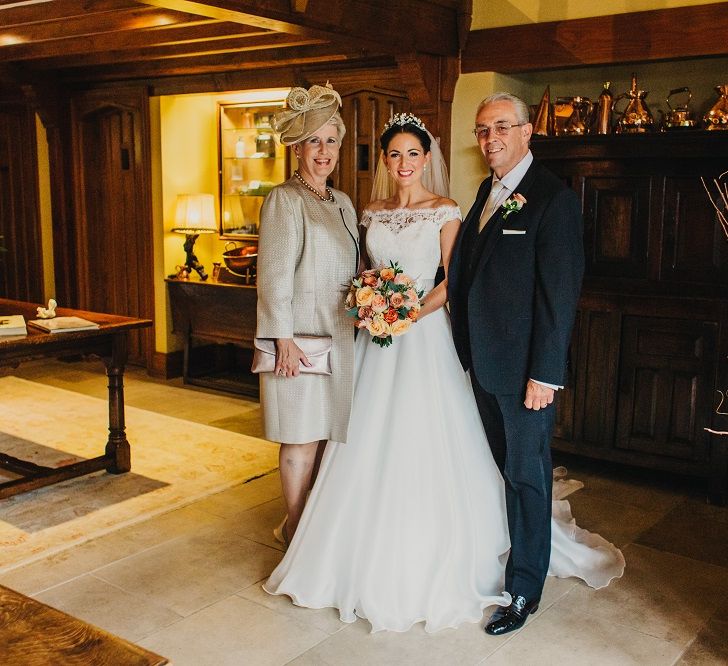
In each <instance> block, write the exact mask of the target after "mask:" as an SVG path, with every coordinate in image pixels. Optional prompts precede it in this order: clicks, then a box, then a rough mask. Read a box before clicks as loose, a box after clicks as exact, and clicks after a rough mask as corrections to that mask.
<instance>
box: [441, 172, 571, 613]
mask: <svg viewBox="0 0 728 666" xmlns="http://www.w3.org/2000/svg"><path fill="white" fill-rule="evenodd" d="M491 182H492V178H487V179H486V180H485V181H483V183H482V184H481V186H480V189H479V190H478V195H477V197H476V200H475V203H474V204H473V207H472V209H471V210H470V212H469V214H468V215H467V217H466V218H465V221H464V223H463V225H462V229H461V232H460V235H459V237H458V240H457V242H456V244H455V247H454V249H453V254H452V258H451V260H450V266H449V271H448V293H449V302H450V309H451V319H452V328H453V336H454V339H455V346H456V349H457V352H458V356H459V357H460V361H461V363H462V364H463V367H464V368H465V369H466V370H467V369H469V370H470V375H471V381H472V383H473V390H474V392H475V396H476V402H477V403H478V408H479V411H480V414H481V419H482V420H483V424H484V426H485V431H486V434H487V436H488V441H489V444H490V446H491V449H492V451H493V456H494V458H495V461H496V463H497V464H498V466H499V468H500V469H501V472H502V473H503V477H504V480H505V483H506V505H507V510H508V526H509V532H510V537H511V554H510V558H509V560H508V564H507V566H506V581H505V584H506V590H508V591H509V592H511V593H512V594H518V595H523V596H524V597H526V599H527V600H529V601H530V600H535V599H539V598H540V596H541V590H542V588H543V582H544V579H545V576H546V572H547V570H548V565H549V556H550V548H551V533H550V524H551V521H550V518H551V491H552V479H551V477H552V470H551V455H550V448H549V447H550V442H551V435H552V432H553V424H554V413H555V406H554V405H553V404H552V405H550V406H548V407H547V408H545V409H541V410H538V411H535V410H530V409H526V408H525V406H524V405H523V400H524V396H525V387H526V383H527V381H528V379H529V378H531V379H535V380H538V381H541V382H545V383H548V384H553V385H558V386H560V385H563V384H564V379H565V370H566V357H567V351H568V346H569V340H570V337H571V329H572V327H573V323H574V317H575V312H576V305H577V301H578V298H579V292H580V289H581V280H582V276H583V272H584V250H583V241H582V217H581V207H580V204H579V200H578V197H577V196H576V194H575V193H574V192H573V191H572V190H570V189H568V188H567V187H565V185H564V184H563V183H562V182H561V181H560V180H559V179H558V178H557V177H556V176H554V175H553V174H552V173H551V172H550V171H548V170H547V169H546V168H545V167H543V166H541V165H540V164H538V163H537V162H534V163H532V164H531V166H530V167H529V168H528V170H527V171H526V173H525V175H524V177H523V178H522V180H521V182H520V183H519V184H518V185H517V186H516V188H515V193H520V194H522V195H523V196H524V197H525V199H526V203H525V204H524V206H523V208H522V209H521V210H520V211H518V212H512V213H510V214H509V215H508V216H507V217H504V215H503V213H504V211H503V209H502V208H500V209H497V210H496V211H495V212H494V213H493V215H492V217H491V218H490V219H489V221H488V223H487V224H486V225H485V227H484V229H483V231H482V232H480V233H478V222H479V218H480V214H481V211H482V210H483V207H484V205H485V202H486V201H487V199H488V195H489V193H490V188H491ZM485 510H487V507H486V508H485Z"/></svg>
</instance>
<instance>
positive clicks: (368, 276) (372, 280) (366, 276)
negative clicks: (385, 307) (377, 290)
mask: <svg viewBox="0 0 728 666" xmlns="http://www.w3.org/2000/svg"><path fill="white" fill-rule="evenodd" d="M361 280H362V282H363V283H364V284H365V285H366V286H367V287H376V286H377V281H378V278H377V276H376V275H374V274H373V273H362V276H361Z"/></svg>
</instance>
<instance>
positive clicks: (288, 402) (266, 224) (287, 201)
mask: <svg viewBox="0 0 728 666" xmlns="http://www.w3.org/2000/svg"><path fill="white" fill-rule="evenodd" d="M333 193H334V201H333V202H330V201H321V200H320V199H319V198H318V197H317V196H315V195H314V194H313V193H311V192H309V191H308V190H307V189H306V188H305V187H304V186H303V185H302V184H301V183H300V182H299V181H298V180H297V179H295V178H291V179H289V180H287V181H286V182H285V183H283V184H281V185H279V186H277V187H275V188H274V189H273V190H271V192H270V193H269V194H268V196H267V197H266V199H265V202H264V203H263V207H262V209H261V214H260V237H259V239H258V267H257V282H258V321H257V333H256V335H257V337H259V338H292V337H293V336H294V334H295V335H328V336H331V338H332V348H331V368H332V374H331V376H326V375H312V374H300V375H299V376H298V377H288V378H286V377H277V376H275V375H273V373H261V374H260V403H261V407H262V411H263V422H264V428H265V436H266V438H267V439H270V440H273V441H276V442H282V443H284V444H305V443H307V442H314V441H317V440H327V439H331V440H334V441H338V442H344V441H346V435H347V429H348V426H349V414H350V411H351V401H352V392H353V383H354V379H353V378H354V326H353V325H352V321H351V319H350V318H349V317H347V316H346V313H345V310H344V297H345V295H346V290H347V287H348V284H349V282H350V280H351V278H352V276H353V275H354V274H355V273H356V270H357V266H358V261H359V247H358V231H357V219H356V211H355V210H354V206H353V205H352V203H351V200H350V199H349V197H347V196H346V194H344V193H343V192H340V191H338V190H333Z"/></svg>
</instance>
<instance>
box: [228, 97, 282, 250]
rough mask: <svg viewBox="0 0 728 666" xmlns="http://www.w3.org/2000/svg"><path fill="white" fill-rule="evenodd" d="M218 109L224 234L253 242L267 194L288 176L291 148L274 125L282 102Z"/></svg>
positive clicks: (234, 238)
mask: <svg viewBox="0 0 728 666" xmlns="http://www.w3.org/2000/svg"><path fill="white" fill-rule="evenodd" d="M218 107H219V113H218V118H219V123H218V142H219V152H218V155H219V177H220V236H221V238H228V239H233V240H254V239H256V238H257V237H258V224H259V222H260V208H261V206H262V205H263V200H264V199H265V195H266V194H268V192H270V191H271V189H273V187H274V186H275V185H278V184H280V183H282V182H283V181H284V180H286V179H287V178H288V176H289V164H288V157H287V154H288V151H287V150H286V148H285V146H282V145H281V144H280V143H279V142H278V141H277V139H276V137H275V134H274V132H273V128H272V127H271V123H272V120H273V114H274V113H275V112H276V111H280V109H281V107H282V103H268V104H265V103H261V104H249V103H238V104H219V105H218Z"/></svg>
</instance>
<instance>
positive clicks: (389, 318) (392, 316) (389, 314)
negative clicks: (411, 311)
mask: <svg viewBox="0 0 728 666" xmlns="http://www.w3.org/2000/svg"><path fill="white" fill-rule="evenodd" d="M398 319H399V314H398V313H397V311H396V310H395V309H394V308H389V310H387V311H386V312H385V313H384V321H386V322H387V323H388V324H393V323H394V322H395V321H397V320H398Z"/></svg>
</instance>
